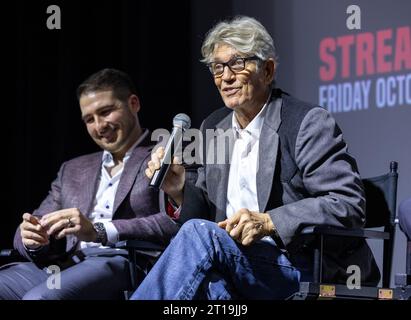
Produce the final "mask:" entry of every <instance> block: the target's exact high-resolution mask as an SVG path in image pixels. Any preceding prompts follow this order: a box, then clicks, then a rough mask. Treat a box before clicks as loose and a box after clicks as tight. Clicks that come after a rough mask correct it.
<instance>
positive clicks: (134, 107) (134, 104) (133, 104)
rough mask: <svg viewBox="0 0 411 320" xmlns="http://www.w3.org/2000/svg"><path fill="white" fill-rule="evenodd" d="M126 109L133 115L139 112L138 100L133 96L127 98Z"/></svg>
mask: <svg viewBox="0 0 411 320" xmlns="http://www.w3.org/2000/svg"><path fill="white" fill-rule="evenodd" d="M128 107H129V108H130V110H131V112H133V113H137V112H139V111H140V99H139V98H138V97H137V96H136V95H135V94H132V95H131V96H130V97H128Z"/></svg>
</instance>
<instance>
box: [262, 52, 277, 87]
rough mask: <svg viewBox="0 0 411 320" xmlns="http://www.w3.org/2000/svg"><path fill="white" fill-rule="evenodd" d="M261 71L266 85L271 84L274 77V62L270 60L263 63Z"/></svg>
mask: <svg viewBox="0 0 411 320" xmlns="http://www.w3.org/2000/svg"><path fill="white" fill-rule="evenodd" d="M263 71H264V79H265V81H266V83H268V84H270V83H272V82H273V80H274V75H275V62H274V59H273V58H270V59H268V60H267V61H265V63H264V70H263Z"/></svg>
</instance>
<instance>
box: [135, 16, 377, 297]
mask: <svg viewBox="0 0 411 320" xmlns="http://www.w3.org/2000/svg"><path fill="white" fill-rule="evenodd" d="M202 55H203V58H204V59H203V62H204V63H206V64H207V66H208V67H209V69H210V71H211V74H212V76H213V78H214V83H215V85H216V87H217V89H218V91H219V92H220V95H221V97H222V99H223V101H224V104H225V107H224V108H222V109H219V110H217V111H215V112H214V113H212V114H211V115H210V116H209V117H207V118H206V119H205V120H204V122H203V124H202V127H201V130H202V131H203V136H206V135H205V134H204V133H205V132H206V130H210V129H211V130H216V132H217V134H216V135H214V137H213V138H212V139H211V140H210V141H207V142H206V144H205V148H203V151H204V154H203V159H204V161H205V162H204V163H203V164H202V166H201V167H200V168H199V170H198V179H197V182H196V184H195V185H193V184H191V183H189V182H188V181H185V177H184V170H183V168H182V166H181V165H178V164H173V165H172V166H171V171H169V173H168V175H167V176H166V183H164V185H163V190H164V191H165V192H166V193H167V194H168V195H169V196H170V198H171V199H173V200H174V202H175V204H177V206H178V208H177V210H176V212H175V215H176V216H178V217H179V218H178V220H179V222H180V223H184V224H183V226H182V228H181V229H180V231H179V232H178V234H177V235H176V237H175V238H174V239H173V241H172V242H171V244H170V245H169V247H168V248H167V250H166V251H165V252H164V254H163V255H162V257H161V258H160V260H159V261H158V262H157V264H156V265H155V266H154V268H153V269H152V271H151V272H150V273H149V275H148V277H147V278H146V279H145V280H144V281H143V283H142V284H141V286H140V287H139V288H138V289H137V291H136V292H135V293H134V295H133V296H132V299H233V298H239V299H284V298H286V297H288V296H290V295H292V294H293V293H294V292H296V291H297V290H298V284H299V281H301V280H310V276H311V271H312V270H311V265H312V264H311V256H312V253H313V248H312V247H311V246H310V244H309V243H308V244H307V243H301V242H300V241H298V240H297V238H296V235H298V233H299V231H300V230H301V229H302V228H303V227H305V226H308V225H323V224H327V225H333V226H339V227H361V226H362V225H363V223H364V220H365V216H364V206H365V198H364V191H363V186H362V184H361V179H360V175H359V173H358V171H357V165H356V162H355V160H354V159H353V158H352V156H350V155H349V154H348V152H347V146H346V143H345V142H344V140H343V137H342V133H341V130H340V129H339V128H338V126H337V124H336V123H335V121H334V119H333V118H332V117H331V115H330V114H329V113H328V112H327V111H326V110H324V109H323V108H321V107H319V106H314V105H309V104H307V103H304V102H301V101H299V100H297V99H294V98H292V97H291V96H289V95H288V94H286V93H284V92H282V91H281V90H279V89H276V88H274V85H273V83H274V75H275V70H276V66H277V56H276V51H275V47H274V43H273V39H272V38H271V36H270V35H269V34H268V32H267V30H266V29H265V28H264V27H263V26H262V25H261V24H260V23H259V22H258V21H256V20H255V19H253V18H249V17H237V18H234V19H233V20H230V21H224V22H220V23H218V24H217V25H216V26H214V28H213V29H212V30H211V31H210V32H209V33H208V34H207V37H206V39H205V41H204V43H203V46H202ZM227 138H228V139H227ZM226 140H227V141H229V142H230V143H231V144H230V148H228V149H226V150H221V149H219V147H218V146H221V145H224V143H223V144H221V141H226ZM218 152H226V154H225V156H226V157H223V158H226V159H228V162H227V163H210V162H208V160H210V159H212V158H213V157H208V155H209V154H210V153H212V154H214V155H216V154H218ZM163 154H164V152H163V150H162V149H158V150H157V152H156V153H154V154H153V155H152V158H151V161H150V162H149V163H148V168H147V170H146V175H147V176H148V177H151V176H152V175H153V173H154V172H155V170H157V169H158V168H159V165H160V160H161V159H162V157H163ZM206 160H207V161H206ZM325 251H326V255H325V258H324V268H323V276H324V279H325V281H326V280H327V279H331V278H332V279H333V280H334V281H346V277H347V274H346V270H347V267H348V266H349V265H352V264H355V265H358V266H359V267H360V269H361V272H362V273H361V275H362V280H368V281H370V282H373V283H376V282H378V279H379V274H378V271H377V270H378V269H377V267H376V264H375V262H374V259H373V257H372V255H371V253H370V250H369V248H368V246H367V245H366V243H365V242H364V241H357V240H347V242H344V243H341V242H337V243H333V242H329V243H328V244H327V247H326V248H325Z"/></svg>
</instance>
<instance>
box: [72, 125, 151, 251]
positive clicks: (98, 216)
mask: <svg viewBox="0 0 411 320" xmlns="http://www.w3.org/2000/svg"><path fill="white" fill-rule="evenodd" d="M147 135H148V130H146V131H145V132H144V133H143V134H142V135H141V137H140V138H139V139H138V140H137V141H136V142H135V143H134V144H133V146H132V147H131V148H130V149H129V150H128V151H127V152H126V154H125V156H124V158H123V165H122V167H121V169H120V170H119V171H118V172H117V173H116V174H115V175H114V176H113V177H111V176H110V174H109V173H108V171H107V170H108V169H109V168H111V167H113V166H114V165H115V164H114V159H113V155H112V154H111V153H110V152H108V151H106V150H104V152H103V159H102V164H101V173H100V184H99V186H98V189H97V193H96V198H95V200H94V209H93V212H92V213H91V214H90V216H88V217H87V218H88V219H89V220H90V221H91V222H92V223H95V222H101V223H103V224H104V227H105V228H106V232H107V244H108V245H112V244H114V243H116V242H118V241H119V234H118V231H117V229H116V227H115V226H114V224H113V222H111V221H112V220H113V213H114V212H113V206H114V199H115V197H116V192H117V188H118V185H119V183H120V178H121V175H122V173H123V170H124V166H125V165H126V163H127V161H128V159H129V158H130V156H131V154H132V152H133V151H134V148H135V147H136V146H137V144H139V143H140V141H142V140H143V139H144V138H145V137H146V136H147ZM96 246H97V247H99V246H101V243H95V242H85V241H81V242H80V248H87V247H96Z"/></svg>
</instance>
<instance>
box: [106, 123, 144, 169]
mask: <svg viewBox="0 0 411 320" xmlns="http://www.w3.org/2000/svg"><path fill="white" fill-rule="evenodd" d="M147 135H148V130H147V129H144V131H143V134H142V135H141V136H140V137H139V138H138V139H137V141H136V142H134V144H133V145H132V146H131V147H130V148H129V149H128V150H127V152H126V154H125V155H124V158H123V163H124V164H125V163H126V162H127V160H128V159H129V158H130V156H131V154H132V153H133V151H134V149H135V148H136V147H137V146H138V145H139V144H140V143H141V142H142V141H143V140H144V139H145V138H146V137H147ZM102 160H103V166H104V167H108V168H110V167H112V166H114V159H113V155H112V154H111V153H110V152H109V151H107V150H104V151H103V158H102Z"/></svg>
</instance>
